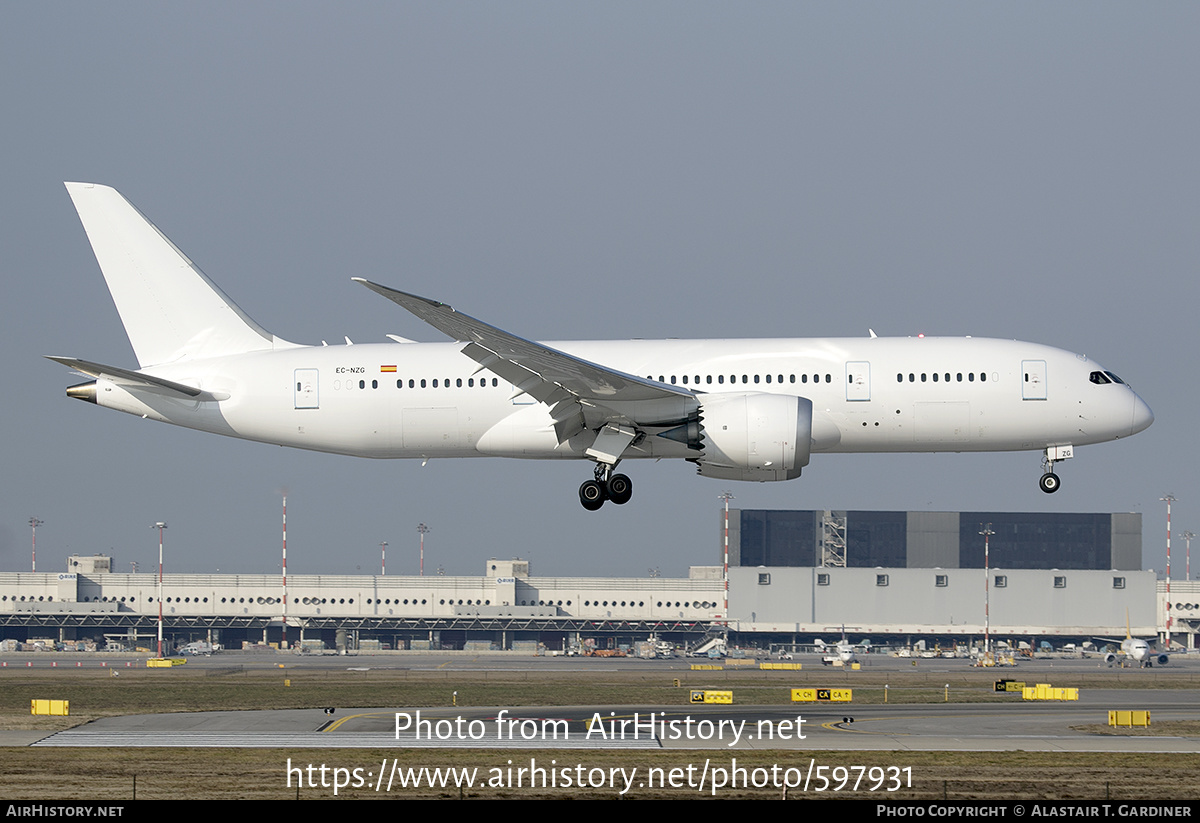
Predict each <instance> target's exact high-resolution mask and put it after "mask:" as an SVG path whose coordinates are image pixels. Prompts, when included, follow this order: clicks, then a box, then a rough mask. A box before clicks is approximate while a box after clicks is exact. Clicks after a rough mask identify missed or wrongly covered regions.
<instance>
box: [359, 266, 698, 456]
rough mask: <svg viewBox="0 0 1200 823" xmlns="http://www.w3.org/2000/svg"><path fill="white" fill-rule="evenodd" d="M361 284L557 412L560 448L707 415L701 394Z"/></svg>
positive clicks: (403, 294) (441, 305)
mask: <svg viewBox="0 0 1200 823" xmlns="http://www.w3.org/2000/svg"><path fill="white" fill-rule="evenodd" d="M354 280H355V281H356V282H358V283H361V284H362V285H364V286H366V287H367V288H368V289H370V290H371V291H373V292H376V293H377V294H381V295H383V296H384V297H386V298H388V299H389V300H391V301H392V302H393V303H396V304H397V305H399V306H401V307H402V308H404V309H407V310H408V311H409V312H411V313H413V314H415V315H416V316H417V317H419V318H420V319H422V320H424V321H425V322H426V323H428V324H429V325H431V326H433V327H434V328H435V329H437V330H438V331H440V332H442V333H443V334H446V335H449V336H450V337H452V338H454V339H455V340H457V341H459V342H463V343H466V344H467V345H466V347H465V348H464V349H463V350H462V351H463V354H465V355H467V357H470V358H471V359H472V360H474V361H475V362H477V363H479V365H480V366H481V367H482V368H484V369H487V370H488V371H490V372H492V373H494V374H496V375H499V376H500V377H502V378H504V379H505V380H507V381H508V382H510V383H512V384H513V385H514V386H516V387H517V388H518V389H519V390H520V391H522V392H523V393H525V394H528V395H529V396H531V397H533V398H534V399H536V400H538V401H540V402H542V403H545V404H546V405H548V406H550V407H551V410H552V411H551V414H552V416H553V417H554V419H555V421H556V426H555V428H556V431H557V433H558V438H559V442H562V441H563V440H565V439H566V438H567V437H570V436H572V435H573V434H576V433H578V432H580V431H582V430H583V428H585V427H586V428H592V429H596V428H600V427H601V426H604V425H605V424H608V423H613V424H615V425H617V426H622V425H634V426H637V425H642V426H669V425H677V424H679V423H682V422H684V421H686V420H687V419H689V418H690V417H691V416H692V415H694V414H695V413H696V411H697V410H698V409H699V407H700V404H699V401H698V400H697V399H696V395H695V393H694V392H691V391H689V390H687V389H684V388H679V387H676V386H669V385H666V384H664V383H659V382H657V381H653V380H646V379H645V378H641V377H638V376H637V375H633V374H626V373H625V372H621V371H617V370H616V369H611V368H608V367H607V366H601V365H599V364H596V363H592V362H589V361H587V360H583V359H581V358H579V357H575V356H573V355H570V354H567V353H566V352H563V351H559V350H558V349H553V348H551V347H549V346H544V345H542V344H541V343H535V342H533V341H532V340H526V339H525V338H523V337H517V336H516V335H515V334H510V333H508V332H506V331H504V330H503V329H498V328H496V327H495V326H491V325H489V324H487V323H484V322H483V321H482V320H476V319H475V318H474V317H471V316H470V315H467V314H463V313H462V312H459V311H455V310H454V308H453V307H452V306H448V305H446V304H445V303H439V302H438V301H436V300H429V299H427V298H424V297H418V296H417V295H414V294H408V293H406V292H402V291H397V290H395V289H390V288H388V287H387V286H381V285H379V284H378V283H372V282H371V281H369V280H364V279H362V278H361V277H355V278H354Z"/></svg>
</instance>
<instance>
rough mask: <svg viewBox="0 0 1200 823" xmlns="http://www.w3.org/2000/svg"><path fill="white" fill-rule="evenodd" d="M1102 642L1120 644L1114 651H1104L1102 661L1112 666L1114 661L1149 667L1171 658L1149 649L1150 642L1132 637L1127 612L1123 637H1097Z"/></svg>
mask: <svg viewBox="0 0 1200 823" xmlns="http://www.w3.org/2000/svg"><path fill="white" fill-rule="evenodd" d="M1096 640H1099V641H1100V642H1102V643H1109V644H1113V645H1116V644H1117V643H1119V644H1120V647H1119V649H1118V650H1117V651H1116V652H1105V653H1104V662H1105V663H1107V664H1108V665H1110V666H1112V665H1113V664H1115V663H1118V662H1119V663H1120V664H1121V666H1122V668H1124V667H1125V666H1137V667H1138V668H1142V669H1149V668H1151V667H1152V666H1153V665H1154V664H1155V663H1158V665H1160V666H1165V665H1167V663H1168V662H1170V660H1171V658H1170V656H1169V655H1168V654H1167V653H1166V652H1155V651H1153V650H1151V648H1150V644H1149V643H1147V642H1146V641H1145V640H1142V639H1141V638H1140V637H1134V636H1133V633H1132V632H1131V631H1130V630H1129V613H1128V612H1126V614H1125V638H1124V639H1123V640H1117V639H1115V638H1112V637H1097V638H1096Z"/></svg>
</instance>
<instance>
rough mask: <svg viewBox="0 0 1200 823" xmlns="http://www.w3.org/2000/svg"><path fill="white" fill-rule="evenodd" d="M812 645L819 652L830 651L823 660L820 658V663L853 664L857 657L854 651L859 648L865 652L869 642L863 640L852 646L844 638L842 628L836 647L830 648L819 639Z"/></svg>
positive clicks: (844, 633)
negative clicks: (840, 637)
mask: <svg viewBox="0 0 1200 823" xmlns="http://www.w3.org/2000/svg"><path fill="white" fill-rule="evenodd" d="M813 645H815V646H816V647H817V650H818V651H820V652H824V651H825V650H826V649H831V650H832V653H831V654H826V655H825V656H824V657H823V658H821V662H822V663H824V664H826V665H829V664H831V663H833V662H834V661H838V662H840V663H843V664H845V663H853V662H854V661H855V660H857V659H858V656H857V654H856V653H855V651H854V650H855V649H857V648H860V647H861V648H862V649H863V650H864V651H865V650H866V649H867V648H868V647H869V646H870V641H869V640H863V641H862V642H861V643H858V644H857V645H855V644H852V643H851V642H850V640H849V639H848V638H847V637H846V627H845V626H842V639H841V640H839V641H838V644H837V645H836V646H830V645H829V644H827V643H825V642H824V641H823V640H821V639H820V638H817V639H816V641H815V642H814V643H813Z"/></svg>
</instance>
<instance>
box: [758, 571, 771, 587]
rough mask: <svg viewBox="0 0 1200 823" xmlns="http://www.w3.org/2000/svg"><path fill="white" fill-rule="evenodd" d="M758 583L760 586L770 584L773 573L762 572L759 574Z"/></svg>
mask: <svg viewBox="0 0 1200 823" xmlns="http://www.w3.org/2000/svg"><path fill="white" fill-rule="evenodd" d="M758 585H760V586H770V585H771V573H770V572H762V573H760V574H759V575H758Z"/></svg>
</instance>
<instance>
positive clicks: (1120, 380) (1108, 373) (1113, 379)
mask: <svg viewBox="0 0 1200 823" xmlns="http://www.w3.org/2000/svg"><path fill="white" fill-rule="evenodd" d="M1105 374H1107V375H1108V376H1109V378H1111V379H1112V381H1113V382H1114V383H1120V384H1121V385H1122V386H1123V385H1125V381H1124V380H1122V379H1121V378H1119V377H1117V376H1116V375H1115V374H1113V373H1112V372H1110V371H1106V372H1105Z"/></svg>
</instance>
